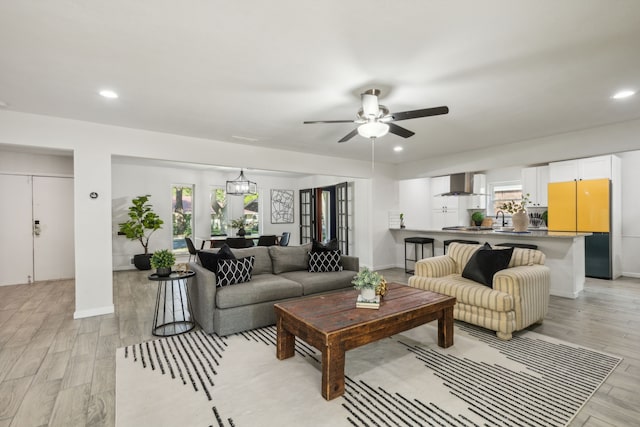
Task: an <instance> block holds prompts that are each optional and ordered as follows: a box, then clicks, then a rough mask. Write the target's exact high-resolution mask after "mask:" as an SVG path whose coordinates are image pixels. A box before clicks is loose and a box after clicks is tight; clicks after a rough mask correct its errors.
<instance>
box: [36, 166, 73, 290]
mask: <svg viewBox="0 0 640 427" xmlns="http://www.w3.org/2000/svg"><path fill="white" fill-rule="evenodd" d="M33 222H34V233H33V266H34V272H33V274H34V280H38V281H40V280H55V279H68V278H71V277H74V274H75V261H74V257H75V251H74V233H73V223H74V222H73V179H72V178H57V177H37V176H36V177H33ZM36 222H38V224H37V225H39V229H40V231H39V233H38V232H36V231H35V229H36V227H35V225H36Z"/></svg>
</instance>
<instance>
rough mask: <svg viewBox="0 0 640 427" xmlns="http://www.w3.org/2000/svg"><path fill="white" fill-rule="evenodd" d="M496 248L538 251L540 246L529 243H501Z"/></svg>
mask: <svg viewBox="0 0 640 427" xmlns="http://www.w3.org/2000/svg"><path fill="white" fill-rule="evenodd" d="M496 246H506V247H508V248H523V249H538V245H530V244H528V243H499V244H497V245H496Z"/></svg>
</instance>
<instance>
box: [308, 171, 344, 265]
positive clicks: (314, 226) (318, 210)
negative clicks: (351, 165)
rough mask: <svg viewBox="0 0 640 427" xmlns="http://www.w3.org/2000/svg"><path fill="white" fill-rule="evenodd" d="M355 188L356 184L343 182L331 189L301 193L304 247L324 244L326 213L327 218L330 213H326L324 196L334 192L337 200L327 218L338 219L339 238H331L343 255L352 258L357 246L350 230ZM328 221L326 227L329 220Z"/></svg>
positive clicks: (318, 189) (337, 232) (336, 232)
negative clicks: (353, 186) (314, 243)
mask: <svg viewBox="0 0 640 427" xmlns="http://www.w3.org/2000/svg"><path fill="white" fill-rule="evenodd" d="M352 185H353V184H352V183H348V182H343V183H340V184H337V185H335V186H331V187H323V188H307V189H304V190H300V244H304V243H309V242H311V241H312V240H321V237H322V231H323V227H322V225H323V218H322V216H323V212H325V215H327V214H326V209H323V206H322V200H323V198H322V193H323V191H324V192H325V193H326V191H327V190H328V189H330V190H331V193H332V194H335V197H334V198H333V200H332V202H330V203H329V208H330V210H331V213H330V214H329V215H327V216H330V217H335V221H336V227H335V235H334V236H330V237H331V238H333V237H335V238H336V240H337V241H338V247H339V248H340V251H341V252H342V253H343V254H345V255H349V252H350V251H351V246H352V244H353V234H352V233H353V232H352V230H351V228H350V227H349V224H351V223H352V222H353V221H352V215H353V214H352V212H353V200H352V198H351V197H352V196H351V195H352V193H353V191H350V188H349V187H350V186H352ZM324 220H325V224H326V222H327V221H328V218H325V219H324ZM326 229H328V228H325V230H326ZM332 229H333V228H332Z"/></svg>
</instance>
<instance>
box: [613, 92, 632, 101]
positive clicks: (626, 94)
mask: <svg viewBox="0 0 640 427" xmlns="http://www.w3.org/2000/svg"><path fill="white" fill-rule="evenodd" d="M635 94H636V92H635V91H634V90H621V91H620V92H616V94H615V95H613V96H612V97H611V98H613V99H623V98H628V97H630V96H633V95H635Z"/></svg>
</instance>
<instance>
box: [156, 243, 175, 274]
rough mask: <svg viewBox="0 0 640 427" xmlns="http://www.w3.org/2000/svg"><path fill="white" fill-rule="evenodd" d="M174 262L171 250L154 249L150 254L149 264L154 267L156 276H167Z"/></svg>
mask: <svg viewBox="0 0 640 427" xmlns="http://www.w3.org/2000/svg"><path fill="white" fill-rule="evenodd" d="M175 262H176V257H175V255H174V254H173V252H171V251H169V250H167V249H160V250H159V251H155V252H154V253H153V255H152V256H151V266H152V267H153V268H155V269H156V274H157V275H158V276H168V275H170V274H171V267H172V266H173V264H175Z"/></svg>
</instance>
